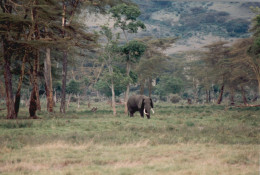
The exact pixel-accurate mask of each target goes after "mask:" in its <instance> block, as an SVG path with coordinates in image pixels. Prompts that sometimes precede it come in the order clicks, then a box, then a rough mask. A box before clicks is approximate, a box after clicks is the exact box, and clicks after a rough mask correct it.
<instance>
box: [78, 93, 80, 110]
mask: <svg viewBox="0 0 260 175" xmlns="http://www.w3.org/2000/svg"><path fill="white" fill-rule="evenodd" d="M79 107H80V95H79V94H78V109H79Z"/></svg>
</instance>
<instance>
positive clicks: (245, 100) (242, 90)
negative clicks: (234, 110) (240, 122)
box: [241, 86, 248, 105]
mask: <svg viewBox="0 0 260 175" xmlns="http://www.w3.org/2000/svg"><path fill="white" fill-rule="evenodd" d="M241 93H242V97H243V102H244V104H245V105H248V103H247V99H246V92H245V89H244V87H243V86H241Z"/></svg>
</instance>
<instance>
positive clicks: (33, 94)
mask: <svg viewBox="0 0 260 175" xmlns="http://www.w3.org/2000/svg"><path fill="white" fill-rule="evenodd" d="M36 100H37V99H36V90H35V87H33V90H32V92H31V98H30V106H29V113H30V118H33V119H36V118H37V116H36V111H37V102H36Z"/></svg>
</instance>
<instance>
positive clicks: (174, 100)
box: [170, 94, 181, 103]
mask: <svg viewBox="0 0 260 175" xmlns="http://www.w3.org/2000/svg"><path fill="white" fill-rule="evenodd" d="M170 100H171V102H172V103H179V102H180V100H181V97H180V96H179V95H177V94H176V95H173V96H171V98H170Z"/></svg>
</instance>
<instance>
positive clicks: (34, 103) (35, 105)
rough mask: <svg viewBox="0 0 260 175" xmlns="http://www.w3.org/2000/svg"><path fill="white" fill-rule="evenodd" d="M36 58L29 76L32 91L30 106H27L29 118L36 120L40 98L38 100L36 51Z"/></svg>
mask: <svg viewBox="0 0 260 175" xmlns="http://www.w3.org/2000/svg"><path fill="white" fill-rule="evenodd" d="M36 52H37V53H36V57H35V58H34V60H33V70H32V76H31V83H32V87H33V90H32V92H31V97H30V105H29V112H30V117H31V118H37V116H36V111H37V110H39V108H40V102H39V101H40V98H39V87H38V78H37V67H38V58H39V57H38V56H39V55H38V53H39V52H38V51H36Z"/></svg>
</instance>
